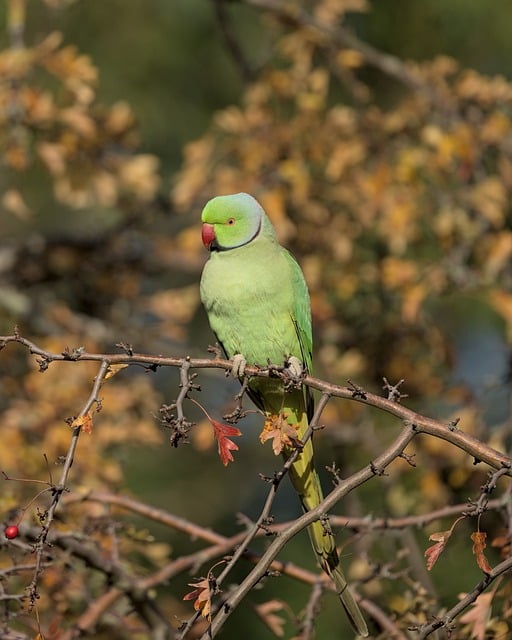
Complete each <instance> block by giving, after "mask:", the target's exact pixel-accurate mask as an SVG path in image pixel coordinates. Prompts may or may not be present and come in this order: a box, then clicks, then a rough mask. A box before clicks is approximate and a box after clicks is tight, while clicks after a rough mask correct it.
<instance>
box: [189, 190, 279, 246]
mask: <svg viewBox="0 0 512 640" xmlns="http://www.w3.org/2000/svg"><path fill="white" fill-rule="evenodd" d="M265 219H266V215H265V212H264V211H263V209H262V208H261V206H260V205H259V204H258V202H257V201H256V200H255V199H254V198H253V197H252V196H250V195H249V194H247V193H235V194H233V195H229V196H217V197H216V198H213V199H212V200H210V201H209V202H208V203H207V204H206V206H205V208H204V209H203V213H202V215H201V220H202V221H203V229H202V233H201V237H202V239H203V244H204V246H205V247H206V248H207V249H209V250H210V251H226V250H228V249H235V248H237V247H242V246H243V245H245V244H248V243H249V242H251V241H252V240H254V239H255V238H256V237H257V236H258V235H259V234H260V231H261V228H262V223H263V222H264V220H265ZM268 224H270V223H268Z"/></svg>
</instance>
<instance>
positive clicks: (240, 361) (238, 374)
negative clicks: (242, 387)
mask: <svg viewBox="0 0 512 640" xmlns="http://www.w3.org/2000/svg"><path fill="white" fill-rule="evenodd" d="M231 360H232V362H233V366H232V367H231V375H232V376H233V378H243V377H244V374H245V367H246V365H247V360H246V359H245V358H244V356H243V355H242V354H241V353H235V355H234V356H233V357H232V358H231Z"/></svg>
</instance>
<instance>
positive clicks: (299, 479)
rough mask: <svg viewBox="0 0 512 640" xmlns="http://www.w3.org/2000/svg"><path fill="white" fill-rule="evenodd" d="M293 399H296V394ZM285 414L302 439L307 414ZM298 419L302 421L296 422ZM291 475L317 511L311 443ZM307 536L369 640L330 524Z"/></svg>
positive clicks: (305, 500) (306, 504)
mask: <svg viewBox="0 0 512 640" xmlns="http://www.w3.org/2000/svg"><path fill="white" fill-rule="evenodd" d="M290 396H293V392H292V393H291V394H290ZM287 399H288V398H287ZM287 404H288V402H287ZM290 404H291V403H290ZM283 412H284V414H285V415H287V421H288V422H289V423H290V424H297V422H298V423H299V429H298V432H297V435H298V436H299V437H302V436H303V435H304V433H305V432H306V429H307V426H308V423H307V416H306V413H305V412H301V413H302V415H301V416H300V418H299V416H295V411H294V410H291V409H289V408H285V409H284V410H283ZM295 418H299V419H298V420H295ZM294 420H295V422H294ZM290 453H291V449H288V450H287V451H284V455H285V456H286V457H288V456H289V455H290ZM289 474H290V479H291V481H292V484H293V486H294V488H295V490H296V491H297V493H298V494H299V497H300V501H301V503H302V507H303V508H304V511H310V510H311V509H314V508H315V507H317V506H318V505H319V504H320V502H321V501H322V500H323V493H322V487H321V485H320V478H319V477H318V474H317V472H316V471H315V468H314V466H313V444H312V442H311V439H309V440H308V441H307V442H306V444H305V445H304V448H303V450H302V451H301V454H300V455H299V456H298V457H297V460H296V461H295V462H294V463H293V465H292V466H291V468H290V471H289ZM308 533H309V537H310V539H311V544H312V546H313V549H314V551H315V553H316V555H317V557H318V560H319V562H320V566H321V567H322V569H323V570H324V571H325V573H327V575H328V576H329V577H330V578H331V579H332V581H333V582H334V584H335V586H336V592H337V593H338V596H339V598H340V600H341V604H342V605H343V608H344V609H345V611H346V613H347V616H348V618H349V620H350V622H351V623H352V626H353V627H354V631H356V633H358V634H359V635H360V636H363V637H365V638H366V637H367V636H368V627H367V626H366V622H365V620H364V618H363V614H362V613H361V610H360V609H359V607H358V605H357V603H356V601H355V600H354V596H353V595H352V592H351V591H350V587H349V586H348V583H347V581H346V579H345V576H344V575H343V571H342V570H341V567H340V560H339V556H338V551H337V549H336V541H335V539H334V535H333V533H332V530H331V527H330V526H329V523H328V522H320V521H319V520H317V521H316V522H313V524H311V525H310V526H309V527H308Z"/></svg>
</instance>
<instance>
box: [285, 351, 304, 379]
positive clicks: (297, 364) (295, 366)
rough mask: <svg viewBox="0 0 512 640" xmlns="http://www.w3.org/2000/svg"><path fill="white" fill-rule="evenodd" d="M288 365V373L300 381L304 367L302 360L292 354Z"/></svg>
mask: <svg viewBox="0 0 512 640" xmlns="http://www.w3.org/2000/svg"><path fill="white" fill-rule="evenodd" d="M286 366H287V369H288V373H289V374H290V376H291V377H292V378H293V379H294V380H296V381H299V380H300V379H301V378H302V374H303V372H304V367H303V366H302V362H301V361H300V360H299V359H298V358H296V357H295V356H290V357H289V358H288V360H287V362H286Z"/></svg>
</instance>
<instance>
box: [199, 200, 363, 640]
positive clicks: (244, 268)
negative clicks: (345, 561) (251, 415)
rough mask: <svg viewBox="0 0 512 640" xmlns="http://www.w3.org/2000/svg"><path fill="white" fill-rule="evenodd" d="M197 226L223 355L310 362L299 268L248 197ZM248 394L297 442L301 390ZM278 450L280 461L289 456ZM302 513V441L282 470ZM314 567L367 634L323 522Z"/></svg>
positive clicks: (216, 207)
mask: <svg viewBox="0 0 512 640" xmlns="http://www.w3.org/2000/svg"><path fill="white" fill-rule="evenodd" d="M202 220H203V223H205V224H206V226H208V225H211V226H212V228H213V233H214V236H215V240H214V241H212V242H211V244H210V249H211V252H210V259H209V260H208V262H207V263H206V265H205V268H204V270H203V275H202V277H201V299H202V302H203V304H204V307H205V309H206V312H207V314H208V319H209V322H210V326H211V328H212V330H213V331H214V333H215V335H216V336H217V339H218V341H219V342H220V344H221V345H222V347H223V349H224V351H225V353H226V355H227V356H228V357H229V358H232V357H233V356H234V355H235V354H242V355H243V356H244V358H245V359H246V360H247V362H248V364H266V363H267V360H270V361H271V362H272V363H274V364H280V363H282V362H284V361H285V359H286V358H287V357H289V356H295V357H296V358H298V359H299V360H300V361H301V362H302V363H303V365H304V366H305V368H306V369H307V371H309V372H310V371H311V365H312V348H313V342H312V331H311V310H310V301H309V293H308V289H307V286H306V282H305V280H304V276H303V274H302V271H301V269H300V267H299V265H298V264H297V262H296V261H295V259H294V258H293V257H292V255H291V254H290V253H289V252H288V251H287V250H286V249H284V248H283V247H281V246H280V245H279V243H278V241H277V238H276V234H275V231H274V228H273V226H272V224H271V223H270V221H269V219H268V218H267V216H266V214H265V212H264V211H263V209H262V208H261V206H260V205H259V204H258V203H257V201H256V200H255V199H254V198H252V197H251V196H249V195H248V194H244V193H241V194H235V195H229V196H219V197H217V198H214V199H213V200H210V202H208V204H207V205H206V207H205V208H204V210H203V214H202ZM249 392H250V395H251V398H252V399H253V400H254V402H255V403H256V404H257V406H258V407H259V408H260V409H261V410H262V411H264V413H265V414H266V415H267V416H269V417H270V416H276V415H277V416H280V415H284V416H285V417H286V421H287V422H288V423H289V424H290V425H291V426H293V427H295V428H296V429H297V437H298V438H302V437H303V436H304V434H305V433H306V430H307V428H308V420H310V419H311V417H312V412H313V400H312V396H311V393H310V391H309V389H307V388H304V389H295V390H293V391H291V392H286V393H285V391H284V388H283V384H282V382H281V381H280V380H277V379H268V378H253V379H252V380H251V381H250V385H249ZM292 451H293V448H292V447H285V449H284V450H283V455H284V456H285V458H287V457H289V455H290V454H291V453H292ZM289 474H290V479H291V481H292V484H293V486H294V488H295V490H296V491H297V493H298V495H299V498H300V501H301V504H302V507H303V508H304V510H305V511H308V510H311V509H314V508H315V507H316V506H317V505H318V504H320V502H321V501H322V500H323V494H322V488H321V485H320V480H319V478H318V475H317V473H316V471H315V468H314V464H313V444H312V441H311V439H309V440H308V442H306V444H305V445H304V448H303V449H302V451H301V453H300V455H299V456H298V457H297V459H296V461H295V462H294V463H293V465H292V466H291V468H290V471H289ZM308 531H309V536H310V539H311V543H312V546H313V549H314V550H315V553H316V555H317V558H318V560H319V563H320V565H321V567H322V569H323V570H324V571H325V572H326V573H327V574H328V575H329V576H330V577H331V578H332V580H333V582H334V583H335V586H336V591H337V593H338V595H339V597H340V600H341V602H342V604H343V606H344V608H345V610H346V612H347V615H348V617H349V619H350V621H351V623H352V625H353V627H354V629H355V631H356V632H357V633H359V634H360V635H362V636H367V635H368V630H367V627H366V623H365V621H364V618H363V616H362V614H361V612H360V610H359V607H358V606H357V604H356V602H355V600H354V598H353V596H352V593H351V591H350V589H349V587H348V585H347V582H346V580H345V577H344V576H343V572H342V570H341V568H340V565H339V557H338V552H337V550H336V543H335V539H334V536H333V533H332V531H331V528H330V526H329V524H328V523H327V522H320V521H317V522H314V523H313V524H312V525H311V526H310V527H309V529H308Z"/></svg>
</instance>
